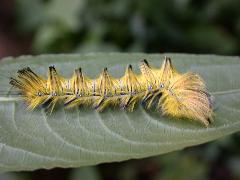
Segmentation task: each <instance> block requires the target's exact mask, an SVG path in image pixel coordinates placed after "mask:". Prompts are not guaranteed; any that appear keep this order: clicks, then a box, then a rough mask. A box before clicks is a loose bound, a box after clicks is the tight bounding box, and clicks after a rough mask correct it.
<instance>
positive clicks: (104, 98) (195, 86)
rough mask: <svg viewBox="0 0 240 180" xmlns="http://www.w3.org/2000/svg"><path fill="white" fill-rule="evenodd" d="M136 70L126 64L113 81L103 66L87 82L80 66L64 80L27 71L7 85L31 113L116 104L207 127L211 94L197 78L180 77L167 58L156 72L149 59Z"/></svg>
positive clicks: (52, 74)
mask: <svg viewBox="0 0 240 180" xmlns="http://www.w3.org/2000/svg"><path fill="white" fill-rule="evenodd" d="M139 68H140V71H141V74H135V73H134V72H133V69H132V66H131V65H129V66H128V67H127V68H126V71H125V74H124V75H123V76H122V77H121V78H119V79H117V78H114V77H112V76H111V75H110V74H109V73H108V70H107V68H104V69H103V71H102V73H101V74H100V75H99V77H98V78H96V79H90V78H88V77H87V76H85V75H84V74H83V73H82V69H81V68H79V69H76V70H75V71H74V73H73V76H72V77H71V78H70V79H65V78H63V77H62V76H60V75H59V74H58V73H57V71H56V69H55V68H54V66H50V67H49V71H48V78H47V79H44V78H42V77H41V76H39V75H37V74H35V73H34V72H33V71H32V70H31V69H30V68H29V67H27V68H24V69H22V70H19V71H18V76H17V78H11V79H10V84H11V85H12V86H14V87H15V88H17V89H19V90H20V92H21V94H22V96H23V99H24V100H25V101H26V102H27V103H28V108H29V109H32V110H33V109H35V108H37V107H38V106H40V105H42V106H43V107H46V109H47V110H48V111H49V112H50V113H52V111H53V110H54V108H55V106H56V104H58V103H63V104H64V105H65V107H67V108H72V107H76V106H92V107H93V108H94V109H96V110H97V111H103V110H104V109H105V108H106V107H108V106H114V107H120V108H121V109H126V110H128V111H133V110H134V107H135V105H136V104H138V103H142V104H144V106H145V107H146V108H147V109H149V108H151V107H156V109H157V110H158V111H160V112H161V113H162V114H164V115H169V116H172V117H176V118H188V119H192V120H196V121H199V122H201V123H202V124H204V125H205V126H208V125H209V124H210V123H211V122H212V121H213V110H212V102H211V100H210V99H211V98H210V94H209V93H208V92H207V89H206V86H205V83H204V81H203V79H202V78H201V77H200V76H199V75H197V74H195V73H192V72H188V73H185V74H181V73H179V72H178V71H177V70H176V69H175V68H174V67H173V65H172V62H171V59H170V58H168V57H165V59H164V61H163V63H162V66H161V68H160V69H157V68H154V67H151V66H150V65H149V64H148V62H147V60H142V61H141V62H140V65H139Z"/></svg>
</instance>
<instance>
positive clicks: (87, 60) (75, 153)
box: [0, 53, 240, 171]
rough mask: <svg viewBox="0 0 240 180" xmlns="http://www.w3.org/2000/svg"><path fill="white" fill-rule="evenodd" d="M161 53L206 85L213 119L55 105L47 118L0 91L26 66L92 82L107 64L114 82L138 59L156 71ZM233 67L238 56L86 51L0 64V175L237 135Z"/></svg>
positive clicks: (238, 105)
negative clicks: (78, 72)
mask: <svg viewBox="0 0 240 180" xmlns="http://www.w3.org/2000/svg"><path fill="white" fill-rule="evenodd" d="M165 55H167V56H169V57H171V58H172V60H173V64H174V65H175V67H176V68H177V69H179V70H180V71H181V72H186V71H194V72H197V73H199V74H200V75H201V76H202V77H203V78H204V79H205V80H206V83H207V86H208V88H209V90H210V92H212V94H213V95H214V97H215V115H216V116H215V122H214V123H213V124H212V125H210V127H208V128H205V127H204V126H202V125H201V124H200V123H198V122H192V121H189V120H178V119H172V118H169V117H163V116H161V115H160V114H158V113H157V112H153V111H146V110H145V109H143V108H142V107H141V106H139V107H138V108H137V109H136V110H135V111H134V112H132V113H127V112H124V111H121V110H119V109H111V108H108V109H107V110H106V111H104V112H102V113H97V112H96V111H94V110H92V109H88V108H75V109H72V110H65V109H64V108H61V107H60V108H58V109H57V110H56V111H55V112H54V113H53V114H52V115H50V116H47V115H46V114H45V113H44V111H43V110H42V109H38V110H35V111H33V112H31V111H28V110H26V105H25V104H24V102H22V101H19V100H18V99H17V98H14V97H11V98H10V97H8V96H3V95H4V93H2V92H6V93H7V91H9V89H10V88H11V87H10V85H9V77H10V76H15V75H16V72H17V70H18V69H21V68H23V67H26V66H29V67H31V68H32V69H33V70H34V71H36V72H37V73H39V74H41V75H45V74H46V72H47V69H48V66H50V65H55V66H56V68H57V69H58V70H59V72H60V73H61V74H62V75H63V76H65V77H70V76H71V75H72V73H73V70H74V69H75V68H77V67H82V68H83V71H84V73H85V74H87V75H89V76H90V77H92V78H93V77H96V76H97V75H98V74H99V73H100V72H101V70H102V69H103V68H104V67H106V66H107V67H108V68H109V71H110V73H111V74H112V75H113V76H115V77H120V76H121V75H123V73H124V70H125V67H126V66H127V64H130V63H131V64H132V65H133V67H134V70H135V71H136V72H138V73H139V69H138V63H139V61H140V60H141V59H143V58H146V59H148V60H149V63H150V64H152V65H155V66H160V64H161V63H162V60H163V58H164V56H165ZM239 69H240V59H239V58H238V57H227V56H214V55H184V54H141V53H138V54H123V53H99V54H93V53H92V54H86V55H77V54H73V55H41V56H35V57H34V56H22V57H19V58H6V59H4V60H2V61H1V62H0V92H1V93H2V95H1V98H0V170H1V171H18V170H34V169H38V168H53V167H80V166H87V165H95V164H98V163H103V162H114V161H123V160H127V159H133V158H144V157H149V156H154V155H159V154H163V153H167V152H171V151H176V150H180V149H183V148H185V147H188V146H193V145H197V144H201V143H205V142H208V141H212V140H215V139H217V138H220V137H222V136H226V135H228V134H231V133H234V132H237V131H239V129H240V118H239V117H240V81H239V77H240V71H239ZM6 93H5V94H6Z"/></svg>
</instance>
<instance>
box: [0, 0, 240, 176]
mask: <svg viewBox="0 0 240 180" xmlns="http://www.w3.org/2000/svg"><path fill="white" fill-rule="evenodd" d="M113 51H115V52H116V51H119V52H148V53H162V52H182V53H202V54H204V53H208V54H222V55H239V54H240V53H239V52H240V1H239V0H1V1H0V58H1V57H6V56H19V55H22V54H43V53H86V52H113ZM43 179H44V180H53V179H58V180H79V179H84V180H85V179H89V180H138V179H139V180H158V179H169V180H170V179H179V180H181V179H240V135H239V133H238V134H235V135H232V136H229V137H226V138H223V139H220V140H218V141H215V142H213V143H208V144H204V145H200V146H197V147H191V148H187V149H185V150H183V151H180V152H174V153H170V154H167V155H162V156H158V157H151V158H146V159H142V160H129V161H126V162H120V163H110V164H101V165H98V166H95V167H84V168H79V169H61V168H56V169H53V170H36V171H34V172H17V173H5V174H1V175H0V180H43Z"/></svg>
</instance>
